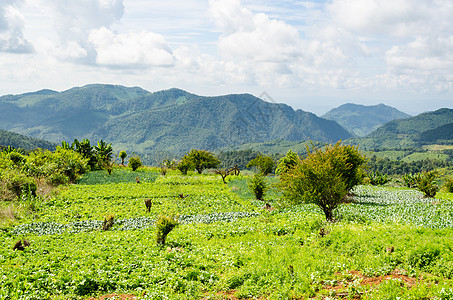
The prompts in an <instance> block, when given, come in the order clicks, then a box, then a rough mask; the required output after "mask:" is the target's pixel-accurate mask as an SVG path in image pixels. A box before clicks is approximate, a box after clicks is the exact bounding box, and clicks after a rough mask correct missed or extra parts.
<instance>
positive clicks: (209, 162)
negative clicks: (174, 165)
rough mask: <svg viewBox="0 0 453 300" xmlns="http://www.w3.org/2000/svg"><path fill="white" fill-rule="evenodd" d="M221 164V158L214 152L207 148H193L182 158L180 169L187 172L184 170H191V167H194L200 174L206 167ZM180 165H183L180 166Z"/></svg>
mask: <svg viewBox="0 0 453 300" xmlns="http://www.w3.org/2000/svg"><path fill="white" fill-rule="evenodd" d="M219 164H220V160H218V159H217V158H216V157H215V155H214V154H213V153H211V152H209V151H206V150H197V149H192V150H190V152H189V153H187V154H186V155H184V157H183V158H182V159H181V162H180V163H179V165H178V169H179V170H180V171H181V172H182V173H183V174H187V171H186V172H184V171H183V170H189V169H188V168H189V167H193V168H194V169H195V170H197V172H198V174H201V173H202V172H203V170H204V169H209V168H215V167H217V166H218V165H219ZM180 165H181V167H179V166H180Z"/></svg>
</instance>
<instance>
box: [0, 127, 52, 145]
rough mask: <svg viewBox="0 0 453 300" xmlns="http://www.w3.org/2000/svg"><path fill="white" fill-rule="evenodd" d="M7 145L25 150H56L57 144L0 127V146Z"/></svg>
mask: <svg viewBox="0 0 453 300" xmlns="http://www.w3.org/2000/svg"><path fill="white" fill-rule="evenodd" d="M7 146H12V147H14V148H22V149H25V150H32V149H36V148H41V149H49V150H54V149H55V146H56V144H54V143H51V142H48V141H45V140H40V139H35V138H31V137H28V136H25V135H21V134H18V133H15V132H9V131H6V130H2V129H0V148H3V147H5V148H6V147H7Z"/></svg>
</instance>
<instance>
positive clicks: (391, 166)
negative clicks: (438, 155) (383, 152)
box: [368, 155, 453, 175]
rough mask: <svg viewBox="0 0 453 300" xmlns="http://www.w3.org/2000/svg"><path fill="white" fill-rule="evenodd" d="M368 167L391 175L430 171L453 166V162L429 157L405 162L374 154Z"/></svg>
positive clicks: (373, 170)
mask: <svg viewBox="0 0 453 300" xmlns="http://www.w3.org/2000/svg"><path fill="white" fill-rule="evenodd" d="M368 167H369V169H370V171H372V172H379V173H382V174H389V175H403V174H408V173H412V174H414V173H420V172H428V171H432V170H435V169H437V168H448V167H453V163H452V162H451V161H445V160H439V159H429V158H427V159H423V160H418V161H413V162H404V161H401V160H390V159H388V158H380V157H376V155H373V156H372V157H371V158H370V159H369V160H368Z"/></svg>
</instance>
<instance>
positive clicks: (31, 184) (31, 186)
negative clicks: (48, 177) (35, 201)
mask: <svg viewBox="0 0 453 300" xmlns="http://www.w3.org/2000/svg"><path fill="white" fill-rule="evenodd" d="M1 179H2V182H4V184H5V185H6V188H7V189H8V190H10V191H11V192H12V193H13V194H14V195H15V196H16V197H17V198H20V197H21V195H23V194H29V195H32V196H36V182H35V180H34V178H33V177H29V176H27V175H26V174H24V173H21V172H19V171H17V170H8V171H7V172H4V173H3V175H2V178H1Z"/></svg>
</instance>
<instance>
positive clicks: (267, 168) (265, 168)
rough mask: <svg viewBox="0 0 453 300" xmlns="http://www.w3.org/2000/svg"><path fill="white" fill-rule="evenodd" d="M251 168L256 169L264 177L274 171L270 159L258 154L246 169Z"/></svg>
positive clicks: (272, 162)
mask: <svg viewBox="0 0 453 300" xmlns="http://www.w3.org/2000/svg"><path fill="white" fill-rule="evenodd" d="M251 167H257V168H258V169H259V170H260V173H261V175H263V176H266V175H267V174H270V173H272V171H273V170H274V167H275V162H274V160H273V159H272V158H271V157H269V156H263V155H261V154H260V155H258V156H257V157H255V158H254V159H252V160H251V161H250V162H249V163H248V164H247V168H251Z"/></svg>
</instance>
